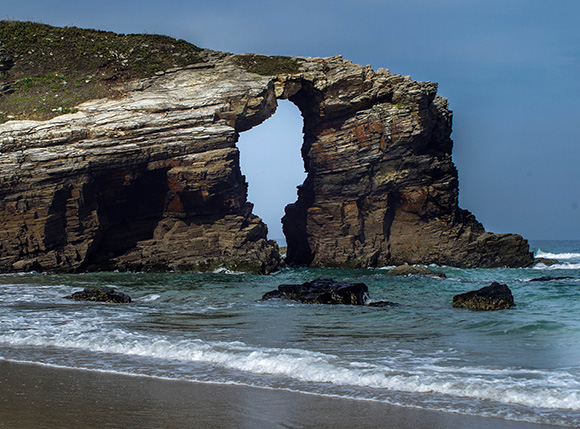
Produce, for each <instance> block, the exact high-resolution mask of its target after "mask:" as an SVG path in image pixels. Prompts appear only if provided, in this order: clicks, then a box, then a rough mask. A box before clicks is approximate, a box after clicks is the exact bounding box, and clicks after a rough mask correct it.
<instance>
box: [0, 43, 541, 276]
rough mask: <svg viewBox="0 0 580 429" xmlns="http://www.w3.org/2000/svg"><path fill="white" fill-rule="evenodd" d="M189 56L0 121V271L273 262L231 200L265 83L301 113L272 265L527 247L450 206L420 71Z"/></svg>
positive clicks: (449, 256)
mask: <svg viewBox="0 0 580 429" xmlns="http://www.w3.org/2000/svg"><path fill="white" fill-rule="evenodd" d="M200 58H201V60H202V61H201V62H200V64H196V65H193V66H188V67H185V68H182V69H175V70H168V71H167V72H165V73H160V74H158V75H157V76H155V77H153V78H148V79H142V80H138V81H132V82H129V83H128V84H126V85H125V87H123V88H122V89H123V91H124V92H125V96H124V97H123V98H122V99H101V100H93V101H89V102H87V103H84V104H82V105H80V106H78V112H77V113H74V114H69V115H63V116H59V117H56V118H54V119H51V120H49V121H44V122H34V121H13V122H8V123H5V124H1V125H0V147H1V148H2V153H0V197H1V200H0V201H1V203H0V222H2V224H3V225H4V226H5V228H4V229H2V230H0V271H19V270H30V269H41V270H55V269H56V270H66V271H74V270H85V269H98V268H106V269H123V270H128V269H129V270H130V269H140V270H141V269H176V270H213V269H215V268H218V267H226V268H230V269H235V270H243V271H253V272H260V273H267V272H270V271H272V270H273V269H275V268H276V267H277V265H278V263H279V261H280V259H279V254H278V248H277V246H276V244H275V243H274V242H271V241H268V240H267V237H266V227H265V225H264V224H263V222H261V220H260V219H259V218H258V217H257V216H255V215H254V214H253V213H252V207H251V204H249V203H248V202H247V195H246V192H247V185H246V183H245V181H244V179H243V176H242V173H241V171H240V165H239V152H238V149H237V147H236V142H237V139H238V135H239V133H240V132H243V131H244V130H247V129H249V128H251V127H253V126H256V125H258V124H260V123H262V122H263V121H264V120H266V119H267V118H268V117H269V116H271V115H272V114H273V112H274V111H275V107H276V99H277V98H288V99H289V100H290V101H292V102H293V103H295V104H296V105H297V106H298V108H299V109H300V110H301V112H302V115H303V117H304V143H303V146H302V155H303V158H304V162H305V168H306V172H307V174H308V176H307V178H306V180H305V182H304V183H303V185H302V186H301V188H300V190H299V195H298V200H297V202H296V203H294V204H291V205H290V206H288V207H287V209H286V216H285V220H284V228H285V233H286V236H287V240H288V245H289V248H288V260H289V262H291V263H294V264H307V265H314V266H351V267H363V266H377V265H383V264H393V263H403V262H409V263H438V264H447V265H457V266H501V265H510V266H516V265H523V264H526V263H528V262H530V260H531V257H530V254H529V251H528V245H527V242H526V241H525V240H523V239H522V238H521V237H520V236H516V235H511V234H505V235H494V234H489V233H486V232H485V231H484V229H483V227H482V226H481V224H479V223H478V222H477V221H476V220H475V217H474V216H473V215H471V214H470V213H468V212H466V211H464V210H462V209H460V208H459V207H458V205H457V194H458V186H457V171H456V169H455V167H454V165H453V162H452V160H451V148H452V142H451V139H450V133H451V112H450V111H449V109H448V106H447V101H446V100H445V99H443V98H441V97H439V96H437V94H436V88H437V86H436V84H433V83H430V82H424V83H421V82H414V81H412V80H411V79H410V78H408V77H403V76H397V75H391V74H390V73H389V72H388V71H387V70H381V69H379V70H377V71H376V72H375V71H373V70H372V69H371V68H370V66H365V67H363V66H360V65H356V64H353V63H351V62H350V61H345V60H343V59H342V58H340V57H333V58H295V59H292V61H293V62H294V63H295V64H297V65H299V67H294V68H292V70H287V69H285V70H280V71H276V70H272V71H268V73H266V75H260V74H257V73H256V72H255V71H252V70H250V69H247V68H246V67H244V66H243V62H242V65H240V62H239V61H238V57H237V56H235V55H229V54H223V53H216V52H212V51H204V52H201V53H200ZM274 63H276V61H274ZM103 178H105V179H106V180H104V181H103ZM104 184H105V185H106V186H105V185H104ZM153 184H154V185H153ZM135 195H143V196H142V197H139V198H147V199H148V200H147V202H144V203H143V204H141V203H140V202H139V198H135ZM149 198H150V200H149ZM131 201H133V203H131Z"/></svg>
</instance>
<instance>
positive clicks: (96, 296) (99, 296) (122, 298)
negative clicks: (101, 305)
mask: <svg viewBox="0 0 580 429" xmlns="http://www.w3.org/2000/svg"><path fill="white" fill-rule="evenodd" d="M65 299H72V300H73V301H95V302H110V303H128V302H131V297H130V296H129V295H127V294H125V293H123V292H120V291H118V290H115V289H113V288H110V287H95V288H85V289H84V290H82V291H79V292H75V293H73V294H72V295H69V296H65Z"/></svg>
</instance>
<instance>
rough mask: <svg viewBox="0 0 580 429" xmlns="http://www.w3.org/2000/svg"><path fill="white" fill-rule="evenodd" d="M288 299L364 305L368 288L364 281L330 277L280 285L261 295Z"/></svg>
mask: <svg viewBox="0 0 580 429" xmlns="http://www.w3.org/2000/svg"><path fill="white" fill-rule="evenodd" d="M276 298H277V299H289V300H292V301H298V302H301V303H303V304H346V305H365V303H366V301H367V300H368V288H367V286H366V285H365V284H364V283H344V282H337V281H334V280H332V279H316V280H312V281H310V282H306V283H302V284H299V285H295V284H290V285H280V286H278V289H277V290H273V291H270V292H267V293H266V294H264V296H263V297H262V299H263V300H268V299H276Z"/></svg>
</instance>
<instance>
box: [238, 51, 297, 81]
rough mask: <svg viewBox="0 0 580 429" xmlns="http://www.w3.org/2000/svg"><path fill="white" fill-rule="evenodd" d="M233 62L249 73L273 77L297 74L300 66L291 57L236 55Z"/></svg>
mask: <svg viewBox="0 0 580 429" xmlns="http://www.w3.org/2000/svg"><path fill="white" fill-rule="evenodd" d="M235 62H236V63H237V64H238V65H240V66H242V67H243V68H245V69H246V70H247V71H249V72H250V73H256V74H259V75H262V76H275V75H278V74H284V73H298V70H299V69H300V64H299V63H298V61H297V60H296V58H292V57H279V56H278V57H270V56H267V55H256V54H246V55H238V56H236V58H235Z"/></svg>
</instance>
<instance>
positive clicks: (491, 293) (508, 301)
mask: <svg viewBox="0 0 580 429" xmlns="http://www.w3.org/2000/svg"><path fill="white" fill-rule="evenodd" d="M515 305H516V304H515V302H514V297H513V295H512V291H511V290H510V288H509V287H507V285H504V284H500V283H497V282H493V283H492V284H491V285H489V286H486V287H483V288H481V289H478V290H472V291H469V292H465V293H462V294H460V295H455V296H454V297H453V307H456V308H468V309H470V310H505V309H507V308H512V307H513V306H515Z"/></svg>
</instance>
